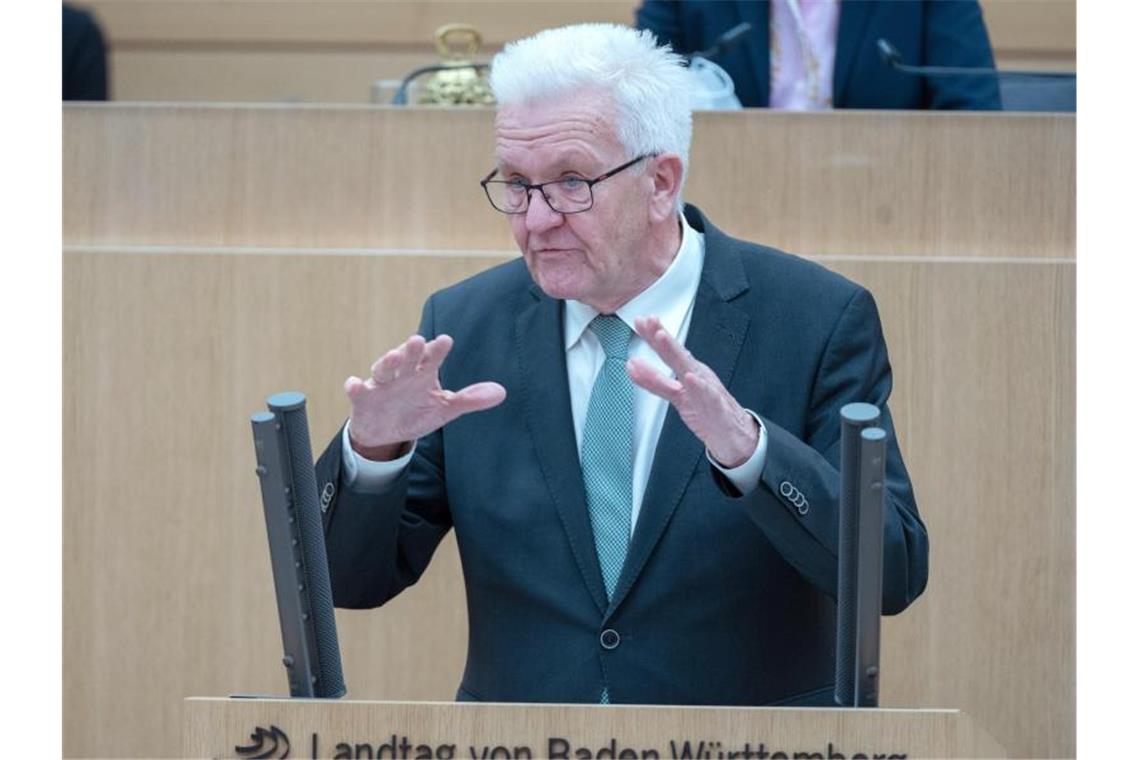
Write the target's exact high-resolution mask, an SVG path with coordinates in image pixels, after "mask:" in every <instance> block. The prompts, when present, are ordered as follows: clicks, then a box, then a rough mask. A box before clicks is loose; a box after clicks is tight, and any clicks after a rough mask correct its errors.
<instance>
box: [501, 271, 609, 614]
mask: <svg viewBox="0 0 1140 760" xmlns="http://www.w3.org/2000/svg"><path fill="white" fill-rule="evenodd" d="M532 292H533V293H534V295H535V296H536V299H537V300H536V301H535V303H534V305H533V306H531V307H529V308H527V309H524V310H523V311H522V313H520V314H519V315H518V317H517V319H516V320H515V335H516V340H517V341H518V351H517V354H518V361H519V376H520V377H521V378H522V394H523V399H524V404H525V408H526V420H527V425H528V427H529V428H530V436H531V440H532V441H533V442H534V449H535V453H536V454H537V456H538V462H539V466H540V467H541V469H542V475H543V477H544V478H545V480H546V485H547V488H549V490H550V497H551V501H552V502H553V503H554V508H555V509H556V510H557V511H558V518H559V519H560V520H561V522H562V527H563V529H564V530H565V531H566V535H567V537H568V538H569V540H570V549H571V551H572V552H573V554H574V560H575V561H576V562H577V565H578V570H579V572H580V573H581V574H582V580H583V581H584V582H585V584H586V587H587V588H588V589H589V591H590V596H591V597H593V599H594V603H595V604H596V605H597V606H598V610H599V611H603V610H605V608H606V588H605V585H604V583H603V582H602V570H601V566H600V565H599V564H598V554H597V550H596V549H595V548H594V538H593V531H592V530H591V528H590V516H589V512H588V511H587V508H586V490H585V486H584V485H583V484H582V473H581V468H580V466H579V463H578V451H577V444H576V441H575V438H574V427H573V425H574V422H573V416H572V414H571V412H570V390H569V387H568V386H567V383H566V352H565V350H564V348H563V334H562V310H561V305H560V304H559V302H558V301H555V300H554V299H552V298H549V297H547V296H545V295H543V294H542V293H541V291H539V290H538V288H537V287H536V288H534V290H533V291H532Z"/></svg>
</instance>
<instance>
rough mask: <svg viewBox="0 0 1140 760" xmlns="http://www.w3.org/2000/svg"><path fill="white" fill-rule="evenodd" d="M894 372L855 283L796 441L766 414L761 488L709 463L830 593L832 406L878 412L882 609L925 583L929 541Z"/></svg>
mask: <svg viewBox="0 0 1140 760" xmlns="http://www.w3.org/2000/svg"><path fill="white" fill-rule="evenodd" d="M890 391H891V369H890V363H889V361H888V359H887V350H886V344H885V342H884V341H883V336H882V329H881V327H880V324H879V315H878V311H877V309H876V308H875V302H874V299H873V298H872V297H871V294H870V293H868V292H867V291H866V290H863V289H861V288H860V289H859V290H858V291H857V292H856V293H855V295H854V296H853V297H852V299H851V300H850V301H849V302H848V304H847V306H846V308H845V309H844V310H843V312H842V314H841V315H840V317H839V319H838V321H837V323H836V325H835V327H834V328H833V330H832V333H831V336H830V338H829V339H828V343H827V347H826V349H825V351H824V355H823V360H822V362H821V363H820V367H819V370H818V373H817V376H816V380H815V384H814V388H813V391H812V394H811V399H812V400H811V409H810V410H809V413H808V420H807V428H806V431H807V434H806V436H805V440H800V439H799V438H797V437H796V436H795V435H793V434H791V433H790V432H788V431H787V430H785V429H784V428H782V427H780V426H779V425H777V424H775V423H774V422H771V421H770V420H768V419H764V425H765V427H766V428H767V429H768V452H767V457H766V460H765V464H764V470H763V473H762V474H761V482H760V486H759V487H758V488H757V489H756V490H755V491H753V492H752V493H750V494H746V495H743V496H741V495H740V493H739V492H738V491H736V490H735V489H734V488H732V486H731V485H730V484H729V483H728V481H727V479H726V478H724V477H723V476H722V475H719V473H717V472H716V471H715V468H713V469H714V478H716V480H717V483H718V485H719V486H720V487H721V489H722V490H724V491H725V492H726V493H728V494H729V495H731V496H734V497H736V498H738V499H739V500H740V501H741V502H742V503H743V506H744V508H745V509H746V510H747V511H748V514H749V516H750V517H751V518H752V520H753V521H754V522H755V523H756V524H757V525H758V526H759V527H760V529H761V530H763V531H764V534H765V535H766V536H767V538H768V539H769V541H770V542H771V543H772V545H773V546H775V547H776V550H777V551H779V552H780V554H781V556H783V558H784V559H785V560H786V561H787V562H788V563H789V564H791V565H792V566H793V567H795V568H796V570H797V571H798V572H799V573H800V574H801V575H802V576H803V577H804V578H805V579H806V580H808V582H810V583H811V584H812V585H814V586H816V587H817V588H819V589H820V590H822V591H823V592H824V593H826V594H828V595H829V596H831V597H832V598H834V597H835V596H836V593H837V592H836V589H837V588H838V555H839V550H838V546H839V540H838V534H839V449H840V441H839V436H840V420H839V410H840V409H841V408H842V407H843V406H844V405H845V404H848V403H851V402H856V401H862V402H867V403H870V404H874V405H875V406H877V407H879V409H880V410H881V411H882V418H881V420H880V427H882V428H883V429H884V430H885V431H886V432H887V440H888V452H887V464H886V499H885V505H884V536H883V554H884V556H883V612H884V613H885V614H895V613H898V612H901V611H902V610H903V609H905V608H906V607H907V606H908V605H909V604H910V603H911V602H912V601H914V599H915V598H917V597H918V595H919V594H921V593H922V591H923V589H924V588H925V587H926V578H927V554H928V543H927V535H926V527H925V526H924V525H923V524H922V520H921V519H920V518H919V515H918V508H917V506H916V505H915V498H914V491H913V489H912V487H911V484H910V477H909V476H908V475H907V472H906V466H905V465H904V464H903V460H902V454H901V453H900V451H899V446H898V441H897V440H896V435H895V431H894V425H893V422H892V420H891V413H890V409H889V408H888V406H887V397H888V396H889V395H890Z"/></svg>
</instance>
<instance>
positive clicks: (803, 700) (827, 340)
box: [317, 206, 927, 705]
mask: <svg viewBox="0 0 1140 760" xmlns="http://www.w3.org/2000/svg"><path fill="white" fill-rule="evenodd" d="M686 215H687V218H688V219H689V221H690V224H691V225H692V226H693V227H694V228H695V229H696V230H698V231H703V232H704V233H705V248H706V254H705V263H704V268H703V271H702V273H701V282H700V286H699V288H698V291H697V296H696V301H695V304H694V307H693V315H692V321H691V326H690V329H689V334H688V338H687V341H686V345H687V347H688V348H689V350H690V351H692V353H693V354H694V355H695V356H696V358H697V359H698V360H700V361H702V362H705V363H706V364H708V365H709V366H710V367H711V368H712V369H713V370H714V371H715V372H716V374H717V375H718V376H719V377H720V378H721V379H722V381H723V382H724V384H725V385H726V387H727V389H728V391H729V392H730V393H731V394H732V395H733V396H734V397H735V398H736V399H737V400H738V401H739V402H740V404H741V405H742V406H744V407H746V408H748V409H752V410H754V411H756V412H757V413H758V414H759V415H760V416H761V418H762V419H763V420H764V424H765V425H766V427H767V430H768V435H769V439H768V453H767V459H766V464H765V466H764V469H763V473H762V480H761V484H760V485H759V487H758V488H757V489H756V491H754V492H753V493H751V494H749V495H747V496H745V497H744V498H733V496H731V495H730V494H729V491H731V490H733V489H732V486H731V485H728V484H727V480H724V479H723V476H721V475H720V474H719V472H718V473H717V475H716V476H715V477H714V474H713V472H714V469H713V468H712V467H711V465H710V463H709V462H708V461H707V460H706V458H705V454H704V447H703V445H702V444H701V442H700V441H699V440H698V439H697V437H696V436H695V435H693V433H692V432H690V431H689V430H688V428H686V426H685V424H684V423H683V422H682V421H681V419H680V417H679V416H678V414H677V412H676V410H675V409H672V408H670V410H669V412H668V416H667V418H666V421H665V425H664V428H663V430H662V433H661V437H660V440H659V443H658V446H657V450H656V455H655V458H654V462H653V469H652V472H651V475H650V479H649V482H648V485H647V487H646V491H645V497H644V501H643V505H642V508H641V514H640V516H639V517H638V521H637V524H636V527H635V529H634V532H633V536H632V539H631V543H630V547H629V554H628V557H627V559H626V563H625V566H624V569H623V574H622V576H621V578H620V580H619V581H618V584H617V587H616V589H615V592H614V595H613V600H612V602H611V603H609V604H607V602H606V592H605V588H604V586H603V582H602V575H601V571H600V569H599V563H598V559H597V554H596V552H595V547H594V540H593V538H592V533H591V527H590V518H589V515H588V514H587V508H586V500H585V491H584V486H583V478H582V474H581V471H580V469H579V463H578V453H577V450H576V443H575V434H574V429H573V421H572V419H571V410H570V401H569V391H568V386H567V375H566V355H565V349H564V342H563V332H562V330H563V328H562V311H563V309H562V303H561V302H560V301H556V300H553V299H551V298H550V297H548V296H546V295H545V294H543V292H542V291H541V290H540V289H539V288H538V287H537V285H535V284H534V282H533V281H532V279H531V277H530V275H529V274H528V271H527V268H526V266H525V264H524V262H523V260H522V259H521V258H520V259H517V260H515V261H511V262H509V263H507V264H504V265H501V266H498V267H495V268H493V269H491V270H488V271H486V272H484V273H482V274H479V275H477V276H475V277H473V278H471V279H469V280H467V281H465V282H461V283H459V284H457V285H455V286H453V287H450V288H447V289H445V290H443V291H440V292H438V293H436V294H435V295H433V296H432V297H431V298H429V299H428V301H427V304H426V305H425V307H424V311H423V320H422V323H421V325H420V334H421V335H423V336H425V338H429V339H430V338H432V337H434V336H436V335H439V334H441V333H447V334H449V335H451V336H452V337H453V338H454V341H455V343H454V348H453V350H452V353H451V354H450V355H449V356H448V358H447V360H446V361H445V362H444V364H443V366H442V369H441V375H440V382H441V384H442V386H443V387H445V388H458V387H463V386H466V385H468V384H470V383H472V382H475V381H482V380H494V381H497V382H499V383H501V384H502V385H503V386H505V388H506V390H507V396H506V401H505V402H504V403H502V404H501V405H500V406H497V407H495V408H493V409H490V410H487V411H482V412H478V413H475V414H468V415H465V416H463V417H460V418H459V419H457V420H455V421H453V422H451V423H449V424H447V425H446V426H445V427H443V428H442V429H441V430H439V431H436V432H435V433H432V434H430V435H428V436H425V437H424V438H421V439H420V440H419V442H418V444H417V447H416V450H415V454H414V457H413V459H412V463H411V465H410V467H409V468H408V469H407V470H405V471H404V474H403V475H402V476H401V477H400V479H399V481H398V482H397V483H396V485H395V486H394V487H393V488H391V489H390V490H389V491H387V492H386V493H384V494H382V495H378V496H377V495H372V496H369V495H366V494H362V493H356V492H353V491H352V490H351V489H350V488H346V487H345V486H344V485H343V482H342V480H341V475H342V469H341V468H342V465H341V456H342V440H341V437H340V436H339V435H338V436H337V437H336V438H335V439H334V440H333V442H332V444H331V445H330V446H329V448H328V449H327V450H326V451H325V453H324V454H323V456H321V458H320V460H319V462H318V471H317V477H318V485H319V487H320V488H321V489H322V490H323V492H324V493H325V501H326V503H327V510H326V513H325V519H326V528H327V539H326V540H327V545H328V556H329V566H330V571H331V577H332V584H333V598H334V601H335V603H336V605H337V606H339V607H349V608H370V607H376V606H378V605H381V604H383V603H384V602H385V601H387V600H388V599H390V598H392V597H393V596H395V595H396V594H398V593H399V592H400V591H401V590H403V589H404V588H406V587H407V586H409V585H411V584H413V583H415V582H416V580H417V579H418V578H419V577H420V574H421V573H422V572H423V571H424V569H425V567H426V566H427V564H428V561H429V560H430V559H431V556H432V552H433V551H434V550H435V548H436V546H437V545H438V543H439V541H440V540H441V539H442V538H443V537H444V535H445V534H446V533H447V531H448V530H449V529H451V528H452V527H454V528H455V532H456V539H457V541H458V546H459V553H460V558H461V561H462V566H463V573H464V579H465V584H466V591H467V610H468V619H469V641H468V654H467V665H466V670H465V672H464V675H463V681H462V684H461V686H460V688H459V692H458V698H459V699H460V700H486V701H504V702H516V701H517V702H584V703H589V702H595V703H596V702H597V701H598V697H599V693H600V692H601V689H602V685H603V679H604V681H605V682H606V683H608V688H609V698H610V700H611V701H612V702H624V703H666V704H741V705H760V704H771V703H781V702H783V703H795V704H819V705H829V704H832V703H833V700H832V694H831V689H832V684H833V681H834V667H835V666H834V646H835V626H836V623H835V603H834V601H833V596H834V594H835V588H836V572H837V571H836V567H837V562H836V551H837V543H836V534H837V530H838V526H837V521H838V519H837V512H836V510H837V501H838V496H837V493H838V473H837V468H838V464H839V449H838V440H839V409H840V407H841V406H842V405H843V404H845V403H848V402H851V401H867V402H871V403H874V404H877V405H879V406H880V407H882V409H883V412H884V415H883V420H884V424H883V426H884V427H885V428H886V429H887V430H888V433H889V440H890V442H891V443H890V452H889V460H888V464H887V476H888V492H889V495H888V499H887V508H886V534H885V535H886V541H885V551H886V557H885V572H884V588H883V604H884V609H885V611H886V612H887V613H888V614H890V613H896V612H899V611H901V610H902V609H903V608H904V607H906V606H907V605H908V604H909V603H910V602H911V601H913V600H914V599H915V597H917V596H918V595H919V594H920V593H921V592H922V590H923V588H924V587H925V585H926V577H927V538H926V529H925V527H924V526H923V524H922V521H921V519H920V518H919V516H918V512H917V508H916V506H915V501H914V495H913V492H912V489H911V485H910V481H909V479H908V476H907V473H906V468H905V467H904V465H903V461H902V458H901V456H900V453H899V448H898V446H897V444H896V442H895V440H894V432H893V429H892V423H891V416H890V412H889V410H888V409H887V408H886V401H887V396H888V394H889V393H890V389H891V373H890V365H889V363H888V359H887V351H886V346H885V345H884V342H883V337H882V334H881V329H880V323H879V318H878V314H877V311H876V308H875V304H874V301H873V300H872V298H871V296H870V294H869V293H868V292H867V291H866V290H864V289H863V288H861V287H859V286H857V285H855V284H853V283H851V282H849V281H848V280H845V279H844V278H842V277H840V276H839V275H836V274H834V273H832V272H830V271H827V270H825V269H823V268H822V267H819V266H817V265H815V264H812V263H809V262H807V261H805V260H802V259H799V258H796V257H793V256H790V255H787V254H784V253H780V252H778V251H775V250H773V249H771V248H764V247H761V246H756V245H751V244H748V243H745V242H742V241H738V240H734V239H732V238H730V237H728V236H727V235H725V234H724V233H722V232H720V231H719V230H717V229H716V228H715V227H713V226H712V225H711V224H710V223H709V222H708V221H707V220H706V219H705V218H704V217H703V216H702V215H701V214H700V212H699V211H698V210H697V209H696V208H694V207H692V206H689V207H687V209H686ZM718 479H719V480H720V482H719V483H718ZM334 494H335V495H334ZM330 496H331V499H330ZM611 630H612V631H614V632H616V633H617V635H618V637H620V640H617V639H615V637H614V636H613V635H612V634H606V635H605V636H603V632H606V631H611Z"/></svg>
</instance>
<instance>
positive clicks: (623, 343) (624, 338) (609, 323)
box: [590, 314, 633, 359]
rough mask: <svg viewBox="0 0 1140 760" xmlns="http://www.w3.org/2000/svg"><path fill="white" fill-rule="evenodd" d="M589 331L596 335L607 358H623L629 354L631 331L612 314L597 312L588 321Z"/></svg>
mask: <svg viewBox="0 0 1140 760" xmlns="http://www.w3.org/2000/svg"><path fill="white" fill-rule="evenodd" d="M590 331H591V332H592V333H594V335H596V336H598V341H600V342H601V344H602V350H603V351H605V352H606V358H607V359H625V357H626V356H627V355H628V354H629V340H630V338H632V337H633V331H632V330H630V329H629V325H627V324H626V323H625V322H622V321H621V317H616V316H614V315H612V314H599V315H598V316H596V317H594V320H593V321H592V322H590Z"/></svg>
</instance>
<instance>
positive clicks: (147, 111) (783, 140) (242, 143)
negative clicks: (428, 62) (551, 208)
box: [63, 104, 1076, 258]
mask: <svg viewBox="0 0 1140 760" xmlns="http://www.w3.org/2000/svg"><path fill="white" fill-rule="evenodd" d="M1075 142H1076V119H1075V118H1074V117H1073V116H1071V115H1041V114H1033V115H1030V114H1019V115H1006V114H1001V115H999V114H980V113H955V114H950V113H918V112H911V113H885V112H866V111H847V112H833V113H827V114H795V113H779V112H769V111H747V112H737V113H701V114H697V116H696V118H695V121H694V138H693V147H692V161H691V176H690V178H689V181H688V182H687V185H686V190H685V197H686V198H687V199H688V200H690V201H692V202H693V203H696V204H698V205H699V206H700V207H701V208H702V209H703V210H704V211H705V212H706V213H707V214H709V216H710V218H711V219H712V220H713V222H714V223H715V224H717V225H718V226H720V227H721V228H722V229H724V230H725V231H728V232H730V233H733V234H736V235H738V236H740V237H744V238H749V239H753V240H760V241H763V242H765V243H768V244H770V245H775V246H777V247H781V248H786V249H790V250H797V251H810V252H812V253H813V254H847V253H857V254H862V253H870V252H874V253H876V254H880V255H900V256H908V255H925V256H948V255H965V256H975V255H977V256H987V257H1032V258H1066V257H1070V256H1071V255H1072V251H1073V249H1074V246H1075V241H1076V203H1075V194H1074V193H1073V192H1071V190H1072V188H1073V187H1074V186H1075V182H1076V150H1075ZM63 144H64V148H63V150H64V185H63V189H64V203H63V219H64V239H65V241H66V242H67V243H69V244H72V245H117V246H121V245H140V244H144V245H145V244H152V243H162V244H167V245H191V246H201V245H228V246H250V245H254V246H281V247H318V248H323V247H364V248H398V249H432V250H439V249H445V250H447V249H451V250H469V249H478V250H495V251H503V250H511V249H512V248H513V242H512V240H511V237H510V234H509V231H508V228H507V224H506V222H505V220H503V219H502V218H501V217H500V216H499V215H498V214H496V213H495V212H494V211H493V210H492V209H491V208H490V207H489V206H488V205H487V202H486V198H485V197H484V196H483V194H482V191H481V189H480V188H479V185H478V180H479V179H480V178H481V177H482V176H484V175H485V173H486V172H487V171H488V170H489V168H490V167H491V165H492V161H491V155H492V112H491V111H489V110H447V111H441V110H431V109H412V110H404V109H399V108H381V107H377V108H368V107H351V106H338V107H329V106H305V107H279V106H261V107H256V106H202V105H198V106H193V105H182V106H178V105H160V106H158V105H155V106H152V105H121V104H120V105H99V106H68V107H65V109H64V141H63ZM726 146H728V149H727V150H726ZM1050 188H1055V189H1056V191H1050V190H1048V189H1050Z"/></svg>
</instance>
